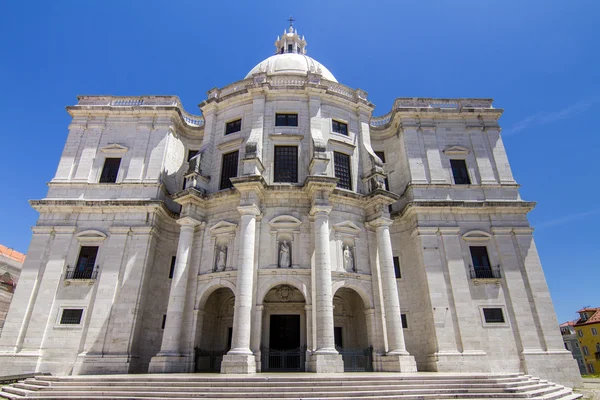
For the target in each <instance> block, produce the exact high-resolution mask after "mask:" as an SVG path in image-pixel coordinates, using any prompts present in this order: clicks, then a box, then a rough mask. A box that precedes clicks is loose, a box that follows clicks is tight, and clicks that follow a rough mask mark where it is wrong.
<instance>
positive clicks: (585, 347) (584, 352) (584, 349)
mask: <svg viewBox="0 0 600 400" xmlns="http://www.w3.org/2000/svg"><path fill="white" fill-rule="evenodd" d="M581 351H583V354H584V355H586V356H589V355H590V351H589V350H588V347H587V346H581Z"/></svg>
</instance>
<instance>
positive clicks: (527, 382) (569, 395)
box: [0, 372, 581, 400]
mask: <svg viewBox="0 0 600 400" xmlns="http://www.w3.org/2000/svg"><path fill="white" fill-rule="evenodd" d="M579 397H581V395H580V394H574V393H573V392H572V390H571V389H570V388H567V387H564V386H560V385H557V384H554V383H552V382H548V381H545V380H541V379H539V378H534V377H531V376H528V375H523V374H492V375H490V374H459V373H447V374H446V373H426V372H423V373H410V374H398V373H369V374H365V373H344V374H311V373H304V374H300V373H297V374H284V373H280V374H256V375H250V376H248V375H243V376H242V375H220V374H160V375H159V374H154V375H80V376H36V377H35V378H29V379H25V380H24V381H21V382H18V383H14V384H12V385H9V386H5V387H3V388H2V391H0V398H5V399H23V398H35V399H153V400H160V399H191V398H202V399H272V400H277V399H288V400H289V399H327V400H338V399H414V400H417V399H420V400H425V399H471V400H476V399H496V400H503V399H544V400H559V399H565V400H567V399H569V400H570V399H578V398H579Z"/></svg>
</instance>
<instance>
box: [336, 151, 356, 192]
mask: <svg viewBox="0 0 600 400" xmlns="http://www.w3.org/2000/svg"><path fill="white" fill-rule="evenodd" d="M333 164H334V169H335V177H336V178H338V179H339V181H338V183H337V186H338V187H339V188H342V189H348V190H352V179H351V176H350V156H349V155H348V154H344V153H339V152H337V151H334V152H333Z"/></svg>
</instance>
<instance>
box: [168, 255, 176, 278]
mask: <svg viewBox="0 0 600 400" xmlns="http://www.w3.org/2000/svg"><path fill="white" fill-rule="evenodd" d="M176 261H177V257H175V256H173V257H171V268H169V279H173V274H174V273H175V262H176Z"/></svg>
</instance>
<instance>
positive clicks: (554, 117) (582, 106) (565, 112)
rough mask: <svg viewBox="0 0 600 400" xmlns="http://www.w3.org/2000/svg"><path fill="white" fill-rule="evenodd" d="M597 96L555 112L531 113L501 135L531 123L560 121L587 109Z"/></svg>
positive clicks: (508, 133) (518, 129)
mask: <svg viewBox="0 0 600 400" xmlns="http://www.w3.org/2000/svg"><path fill="white" fill-rule="evenodd" d="M596 101H598V98H592V99H587V100H582V101H579V102H577V103H575V104H572V105H570V106H568V107H565V108H563V109H562V110H559V111H555V112H539V113H536V114H532V115H530V116H528V117H527V118H525V119H523V120H521V121H519V122H517V123H516V124H515V125H514V126H513V127H511V128H508V129H505V130H503V132H502V135H503V136H510V135H513V134H515V133H517V132H520V131H522V130H524V129H527V128H528V127H529V126H531V125H544V124H549V123H552V122H556V121H560V120H562V119H567V118H570V117H572V116H573V115H577V114H580V113H582V112H584V111H586V110H587V109H589V108H590V107H591V106H592V105H593V104H594V103H595V102H596Z"/></svg>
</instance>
